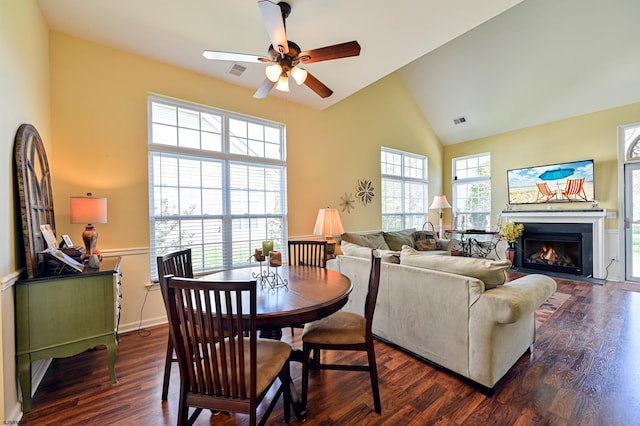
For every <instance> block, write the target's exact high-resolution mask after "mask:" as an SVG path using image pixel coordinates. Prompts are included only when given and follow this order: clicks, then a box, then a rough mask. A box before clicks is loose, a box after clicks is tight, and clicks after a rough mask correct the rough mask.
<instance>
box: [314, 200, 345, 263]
mask: <svg viewBox="0 0 640 426" xmlns="http://www.w3.org/2000/svg"><path fill="white" fill-rule="evenodd" d="M342 233H344V227H343V226H342V220H340V214H339V213H338V210H337V209H331V208H328V207H327V208H326V209H320V210H319V211H318V217H317V218H316V226H315V227H314V228H313V235H323V236H324V237H325V239H326V240H327V254H334V253H335V248H336V241H335V240H334V239H333V237H334V236H335V235H340V234H342Z"/></svg>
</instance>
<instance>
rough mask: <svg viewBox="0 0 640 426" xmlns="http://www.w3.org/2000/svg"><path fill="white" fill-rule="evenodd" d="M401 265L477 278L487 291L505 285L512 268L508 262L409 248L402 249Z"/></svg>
mask: <svg viewBox="0 0 640 426" xmlns="http://www.w3.org/2000/svg"><path fill="white" fill-rule="evenodd" d="M400 264H402V265H408V266H415V267H418V268H426V269H434V270H436V271H442V272H449V273H452V274H458V275H464V276H466V277H472V278H477V279H479V280H481V281H482V282H484V288H485V290H488V289H490V288H494V287H497V286H499V285H502V284H504V283H505V281H506V280H507V274H506V271H507V269H509V268H510V267H511V262H509V261H508V260H489V259H480V258H476V257H458V256H433V255H431V254H426V253H421V252H419V251H418V250H416V249H414V248H412V247H409V246H404V247H402V252H400Z"/></svg>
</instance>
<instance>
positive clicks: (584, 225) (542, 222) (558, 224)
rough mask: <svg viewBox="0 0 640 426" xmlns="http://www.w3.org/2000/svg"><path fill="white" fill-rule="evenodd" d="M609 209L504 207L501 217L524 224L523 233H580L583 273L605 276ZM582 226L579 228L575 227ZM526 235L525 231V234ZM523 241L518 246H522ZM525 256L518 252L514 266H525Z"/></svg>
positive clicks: (596, 276)
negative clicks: (605, 231) (606, 230)
mask: <svg viewBox="0 0 640 426" xmlns="http://www.w3.org/2000/svg"><path fill="white" fill-rule="evenodd" d="M606 215H607V211H606V210H604V209H584V210H577V209H576V210H553V209H549V208H547V209H546V210H526V211H525V210H521V211H517V210H504V211H503V212H502V218H504V219H506V220H510V221H512V222H516V223H522V224H524V232H525V233H528V232H538V233H540V234H549V233H551V234H555V235H557V234H564V235H567V234H581V235H582V236H583V238H582V247H581V249H580V255H581V260H580V262H581V264H582V265H581V268H582V272H581V273H579V274H580V275H584V276H587V277H588V276H590V275H592V276H593V278H600V279H602V278H604V277H605V276H606V269H605V262H604V260H605V250H604V247H605V238H604V236H605V235H604V221H605V217H606ZM575 225H580V227H577V228H576V227H575ZM523 235H525V234H523ZM522 244H523V242H522V240H521V241H519V247H521V248H522V247H523V245H522ZM522 260H523V258H522V255H521V253H520V251H518V253H517V255H516V258H515V259H514V264H515V266H520V267H522Z"/></svg>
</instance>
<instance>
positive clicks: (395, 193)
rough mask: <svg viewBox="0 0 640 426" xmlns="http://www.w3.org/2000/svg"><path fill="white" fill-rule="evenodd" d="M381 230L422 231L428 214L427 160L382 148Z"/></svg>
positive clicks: (419, 156)
mask: <svg viewBox="0 0 640 426" xmlns="http://www.w3.org/2000/svg"><path fill="white" fill-rule="evenodd" d="M380 164H381V167H382V191H381V193H382V229H383V230H385V231H398V230H402V229H407V228H416V229H422V225H423V224H424V221H425V218H426V215H427V159H426V157H423V156H421V155H417V154H411V153H408V152H402V151H396V150H393V149H389V148H382V149H381V151H380Z"/></svg>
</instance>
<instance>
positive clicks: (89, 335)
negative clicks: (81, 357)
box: [15, 257, 121, 413]
mask: <svg viewBox="0 0 640 426" xmlns="http://www.w3.org/2000/svg"><path fill="white" fill-rule="evenodd" d="M120 277H121V275H120V258H119V257H112V258H105V259H104V260H103V261H102V262H101V265H100V269H90V268H88V267H85V270H84V272H83V273H78V274H69V275H54V276H45V277H41V278H34V279H25V280H21V281H18V282H17V283H16V294H15V297H16V302H15V304H16V346H17V347H16V357H17V369H18V380H19V383H20V389H21V393H22V411H23V412H25V413H26V412H29V411H30V410H31V363H32V362H33V361H36V360H39V359H48V358H65V357H69V356H72V355H76V354H79V353H81V352H84V351H85V350H87V349H91V348H94V347H96V346H99V345H105V346H106V347H107V350H108V369H109V376H110V379H111V383H114V384H115V383H117V382H118V379H117V378H116V372H115V362H116V355H117V351H118V342H117V333H118V330H117V325H118V322H119V316H120V284H121V281H120Z"/></svg>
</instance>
